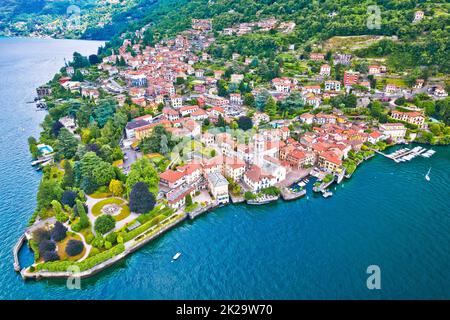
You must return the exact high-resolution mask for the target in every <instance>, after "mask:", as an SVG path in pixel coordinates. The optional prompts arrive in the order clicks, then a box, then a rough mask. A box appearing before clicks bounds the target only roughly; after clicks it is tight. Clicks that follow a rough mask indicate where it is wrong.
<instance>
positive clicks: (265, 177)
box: [243, 165, 276, 192]
mask: <svg viewBox="0 0 450 320" xmlns="http://www.w3.org/2000/svg"><path fill="white" fill-rule="evenodd" d="M243 180H244V182H245V183H246V184H247V186H249V187H250V189H251V191H253V192H259V191H261V190H262V189H265V188H268V187H272V186H274V185H275V183H276V180H275V177H274V176H272V175H270V174H268V173H265V172H263V171H262V169H261V168H260V167H259V166H257V165H252V166H251V167H250V168H249V169H248V170H247V171H246V172H245V173H244V176H243Z"/></svg>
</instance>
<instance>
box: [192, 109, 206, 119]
mask: <svg viewBox="0 0 450 320" xmlns="http://www.w3.org/2000/svg"><path fill="white" fill-rule="evenodd" d="M191 118H192V119H194V120H196V121H203V120H205V119H207V118H208V113H207V112H206V111H205V110H203V109H200V108H199V109H198V110H196V111H194V112H192V113H191Z"/></svg>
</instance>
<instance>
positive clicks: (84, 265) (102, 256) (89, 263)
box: [36, 244, 125, 272]
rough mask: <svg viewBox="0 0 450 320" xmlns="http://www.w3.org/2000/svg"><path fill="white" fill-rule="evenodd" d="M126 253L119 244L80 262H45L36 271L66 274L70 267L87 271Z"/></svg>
mask: <svg viewBox="0 0 450 320" xmlns="http://www.w3.org/2000/svg"><path fill="white" fill-rule="evenodd" d="M124 251H125V245H123V244H118V245H116V246H114V247H113V248H111V249H109V250H106V251H103V252H101V253H99V254H96V255H95V256H92V257H89V258H87V259H86V260H83V261H80V262H72V261H53V262H44V263H40V264H38V265H36V270H38V271H42V270H45V271H51V272H64V271H67V269H68V268H69V267H70V266H77V267H79V268H80V271H85V270H88V269H91V268H93V267H95V266H96V265H98V264H100V263H102V262H104V261H106V260H109V259H111V258H112V257H115V256H117V255H119V254H120V253H122V252H124Z"/></svg>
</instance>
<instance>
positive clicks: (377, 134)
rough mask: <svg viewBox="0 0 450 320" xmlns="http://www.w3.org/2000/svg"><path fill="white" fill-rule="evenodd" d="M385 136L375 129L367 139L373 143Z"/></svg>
mask: <svg viewBox="0 0 450 320" xmlns="http://www.w3.org/2000/svg"><path fill="white" fill-rule="evenodd" d="M385 138H386V137H385V136H384V135H383V134H382V133H381V132H380V131H373V132H371V133H370V134H369V137H368V139H367V141H369V142H370V143H372V144H376V143H377V142H380V141H382V140H384V139H385Z"/></svg>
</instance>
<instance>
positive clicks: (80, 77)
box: [72, 70, 84, 82]
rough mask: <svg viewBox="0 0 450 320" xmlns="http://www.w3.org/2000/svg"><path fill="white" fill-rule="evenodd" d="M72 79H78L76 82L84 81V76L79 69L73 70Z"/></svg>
mask: <svg viewBox="0 0 450 320" xmlns="http://www.w3.org/2000/svg"><path fill="white" fill-rule="evenodd" d="M72 81H78V82H83V81H84V76H83V74H82V73H81V71H80V70H76V71H75V73H74V75H73V76H72Z"/></svg>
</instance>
